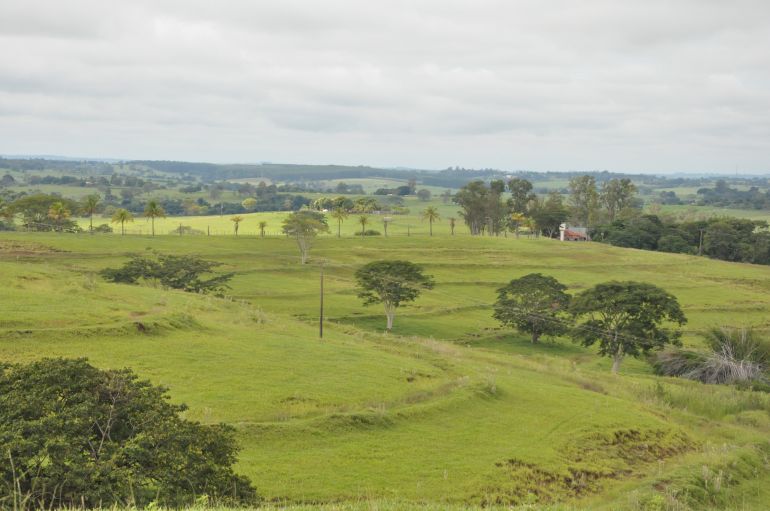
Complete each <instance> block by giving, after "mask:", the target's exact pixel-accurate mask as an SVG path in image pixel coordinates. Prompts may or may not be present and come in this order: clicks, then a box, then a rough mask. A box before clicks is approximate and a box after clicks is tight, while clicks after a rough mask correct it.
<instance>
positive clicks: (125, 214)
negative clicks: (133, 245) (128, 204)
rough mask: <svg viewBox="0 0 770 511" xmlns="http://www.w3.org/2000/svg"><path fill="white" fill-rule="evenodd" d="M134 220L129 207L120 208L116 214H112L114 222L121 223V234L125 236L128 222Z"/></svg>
mask: <svg viewBox="0 0 770 511" xmlns="http://www.w3.org/2000/svg"><path fill="white" fill-rule="evenodd" d="M133 221H134V215H132V214H131V212H130V211H129V210H127V209H123V208H120V209H118V210H116V211H115V214H113V215H112V223H113V224H120V235H121V236H125V234H126V222H133Z"/></svg>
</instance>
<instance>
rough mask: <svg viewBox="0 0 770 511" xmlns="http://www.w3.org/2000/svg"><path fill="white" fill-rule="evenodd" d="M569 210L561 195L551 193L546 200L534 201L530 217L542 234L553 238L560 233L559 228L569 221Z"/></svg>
mask: <svg viewBox="0 0 770 511" xmlns="http://www.w3.org/2000/svg"><path fill="white" fill-rule="evenodd" d="M568 214H569V213H568V212H567V208H565V207H564V202H563V201H562V198H561V194H560V193H558V192H551V193H550V194H548V198H546V199H545V200H543V199H537V200H535V201H533V203H532V205H531V208H530V217H531V218H532V220H534V222H535V225H536V226H537V228H538V229H539V231H540V232H543V233H545V235H546V236H548V237H549V238H553V237H554V236H555V235H556V234H558V232H559V226H560V225H561V224H562V223H564V221H565V220H566V219H567V215H568Z"/></svg>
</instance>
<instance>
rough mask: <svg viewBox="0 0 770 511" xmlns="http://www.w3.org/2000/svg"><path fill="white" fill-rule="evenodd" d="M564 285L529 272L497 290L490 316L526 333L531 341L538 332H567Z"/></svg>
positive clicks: (567, 301) (535, 342)
mask: <svg viewBox="0 0 770 511" xmlns="http://www.w3.org/2000/svg"><path fill="white" fill-rule="evenodd" d="M566 289H567V286H565V285H564V284H562V283H560V282H559V281H558V280H556V279H555V278H553V277H550V276H546V275H543V274H541V273H530V274H529V275H525V276H523V277H521V278H519V279H514V280H512V281H511V282H510V283H508V285H506V286H504V287H501V288H500V289H498V290H497V301H496V302H495V305H494V313H493V315H492V317H493V318H495V319H496V320H498V321H500V323H502V324H503V325H506V326H510V327H513V328H515V329H516V330H518V331H519V332H521V333H526V334H529V335H530V336H531V338H532V344H537V342H538V340H539V339H540V337H541V336H542V335H560V334H563V333H565V332H567V330H568V328H567V327H566V322H565V321H564V319H563V314H564V312H565V309H566V308H567V305H569V300H570V297H569V295H568V294H567V293H565V292H564V291H565V290H566Z"/></svg>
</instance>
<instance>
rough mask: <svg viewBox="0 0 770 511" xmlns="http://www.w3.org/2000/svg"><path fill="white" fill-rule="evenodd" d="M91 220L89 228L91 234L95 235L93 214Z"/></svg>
mask: <svg viewBox="0 0 770 511" xmlns="http://www.w3.org/2000/svg"><path fill="white" fill-rule="evenodd" d="M90 220H91V222H90V225H89V226H88V230H89V231H91V234H93V233H94V214H93V213H91V217H90Z"/></svg>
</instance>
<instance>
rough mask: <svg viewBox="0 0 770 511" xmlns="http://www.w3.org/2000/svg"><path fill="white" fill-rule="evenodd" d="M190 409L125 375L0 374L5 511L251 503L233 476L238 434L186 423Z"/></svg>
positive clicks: (50, 369) (60, 369)
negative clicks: (13, 510) (205, 498)
mask: <svg viewBox="0 0 770 511" xmlns="http://www.w3.org/2000/svg"><path fill="white" fill-rule="evenodd" d="M184 410H185V406H184V405H174V404H171V403H169V402H168V395H167V393H166V390H165V389H164V388H162V387H157V386H154V385H151V384H150V383H149V382H147V381H142V380H139V379H138V378H137V376H136V375H135V374H134V373H133V372H132V371H131V370H129V369H121V370H108V371H103V370H100V369H97V368H95V367H93V366H91V365H90V364H88V362H87V361H86V360H85V359H77V360H68V359H44V360H41V361H38V362H32V363H30V364H27V365H3V366H0V452H2V453H3V457H4V458H5V461H4V462H3V463H0V481H1V482H2V484H0V508H6V509H10V508H18V507H19V506H21V505H22V504H23V505H24V507H28V508H39V509H52V508H63V507H76V506H77V507H81V506H82V507H84V508H96V507H100V508H102V507H112V506H125V505H134V506H138V507H142V506H145V505H147V504H149V503H150V502H153V501H154V502H156V503H157V504H158V505H161V506H169V507H180V506H185V505H189V504H192V503H194V502H195V500H196V498H199V497H201V496H204V495H205V496H208V498H209V499H211V500H213V501H214V502H218V503H222V504H245V503H255V502H256V501H257V495H256V492H255V490H254V488H253V487H252V485H251V483H250V482H249V481H248V479H246V478H244V477H242V476H239V475H236V474H235V473H234V472H233V470H232V465H233V463H235V461H236V454H237V452H238V448H237V446H236V443H235V431H234V429H233V428H232V427H230V426H225V425H219V426H204V425H201V424H199V423H197V422H191V421H188V420H185V419H182V418H180V416H179V414H180V413H181V412H182V411H184ZM11 462H12V463H11Z"/></svg>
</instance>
